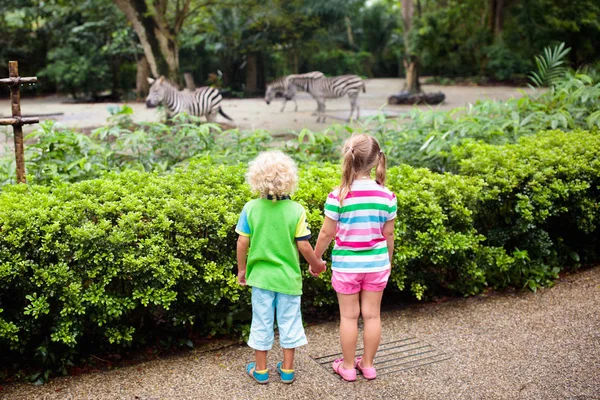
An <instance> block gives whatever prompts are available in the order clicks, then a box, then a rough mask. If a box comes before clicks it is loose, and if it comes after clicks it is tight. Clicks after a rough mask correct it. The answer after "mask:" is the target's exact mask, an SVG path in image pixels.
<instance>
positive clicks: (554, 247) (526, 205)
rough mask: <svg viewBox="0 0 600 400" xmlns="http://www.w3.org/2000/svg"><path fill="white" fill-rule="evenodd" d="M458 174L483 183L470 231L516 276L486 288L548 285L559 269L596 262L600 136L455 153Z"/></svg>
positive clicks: (559, 135)
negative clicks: (506, 257)
mask: <svg viewBox="0 0 600 400" xmlns="http://www.w3.org/2000/svg"><path fill="white" fill-rule="evenodd" d="M455 153H456V155H457V158H458V159H459V160H460V162H459V163H460V173H461V174H463V175H467V176H473V177H479V178H482V179H484V180H485V182H486V188H485V190H484V191H483V194H484V195H483V196H482V198H481V200H480V201H481V204H480V206H479V207H478V209H477V213H476V215H475V222H476V223H475V225H476V227H477V229H478V231H479V232H481V233H482V234H483V235H485V237H486V238H487V243H488V244H489V245H491V246H497V247H502V248H504V249H505V250H506V251H507V253H508V254H510V255H511V258H512V260H513V262H515V263H517V264H518V265H520V266H519V268H510V269H505V268H499V269H496V270H491V271H490V273H488V277H489V283H490V284H492V285H499V286H505V285H518V286H525V285H527V286H528V287H530V288H531V289H535V288H536V287H538V286H540V285H547V284H549V283H550V282H551V281H552V280H554V279H555V278H556V274H557V273H558V271H559V270H560V269H561V268H562V267H563V266H564V265H565V264H575V265H580V264H587V263H592V262H594V261H597V260H598V256H599V254H598V252H597V246H596V245H594V243H598V240H600V231H599V230H598V226H599V224H600V209H599V208H598V198H597V196H598V195H599V192H598V188H599V187H600V136H598V134H593V133H589V132H585V131H575V132H570V133H565V132H560V131H551V132H545V133H540V134H539V135H535V136H531V137H524V138H521V139H520V140H519V142H518V143H517V144H510V145H505V146H492V145H489V144H483V143H468V144H465V145H464V146H462V147H460V148H456V149H455Z"/></svg>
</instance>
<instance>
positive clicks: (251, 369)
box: [246, 363, 269, 384]
mask: <svg viewBox="0 0 600 400" xmlns="http://www.w3.org/2000/svg"><path fill="white" fill-rule="evenodd" d="M246 373H247V374H248V376H249V377H250V378H252V379H254V380H255V381H256V382H258V383H260V384H265V383H269V370H267V371H266V372H261V373H259V372H256V363H250V364H248V365H246Z"/></svg>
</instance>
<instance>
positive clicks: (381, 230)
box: [311, 134, 397, 381]
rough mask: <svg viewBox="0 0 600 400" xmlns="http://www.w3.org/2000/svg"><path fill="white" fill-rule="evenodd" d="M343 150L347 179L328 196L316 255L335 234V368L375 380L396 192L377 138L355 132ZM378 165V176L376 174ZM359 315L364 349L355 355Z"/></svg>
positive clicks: (348, 376) (349, 378)
mask: <svg viewBox="0 0 600 400" xmlns="http://www.w3.org/2000/svg"><path fill="white" fill-rule="evenodd" d="M342 152H343V163H342V182H341V185H340V186H339V188H337V189H335V190H334V191H333V192H331V193H330V194H329V196H328V197H327V201H326V203H325V220H324V222H323V227H322V228H321V232H320V233H319V238H318V240H317V245H316V247H315V255H316V258H317V259H320V258H321V256H322V255H323V253H324V252H325V249H327V248H328V247H329V244H330V243H331V240H332V239H334V237H335V246H334V247H333V252H332V267H331V270H332V277H331V283H332V285H333V288H334V289H335V291H336V292H337V296H338V302H339V304H340V342H341V345H342V354H343V358H341V359H338V360H335V361H334V362H333V370H334V371H335V372H336V373H337V374H339V375H340V376H341V377H342V378H343V379H344V380H346V381H354V380H356V370H357V369H358V371H359V372H361V373H362V374H363V376H364V377H365V378H367V379H375V378H376V376H377V373H376V371H375V367H374V366H373V359H374V358H375V353H376V352H377V348H378V347H379V341H380V339H381V321H380V318H379V312H380V307H381V297H382V294H383V289H384V288H385V286H386V285H387V281H388V278H389V276H390V269H391V264H390V261H391V260H392V253H393V251H394V218H396V208H397V206H396V196H395V195H394V194H393V193H392V192H391V191H389V190H388V189H386V188H385V187H384V184H385V169H386V162H385V154H384V153H383V150H381V148H380V146H379V143H378V142H377V140H376V139H375V138H373V137H371V136H368V135H364V134H362V135H356V136H352V137H351V138H350V139H348V140H347V141H346V143H345V144H344V147H343V149H342ZM374 168H375V180H373V179H372V178H371V174H372V171H373V169H374ZM316 272H317V271H312V270H311V273H313V274H316ZM360 315H362V318H363V321H364V333H363V341H364V354H363V356H362V357H357V358H356V360H355V359H354V356H355V354H356V341H357V339H358V317H359V316H360Z"/></svg>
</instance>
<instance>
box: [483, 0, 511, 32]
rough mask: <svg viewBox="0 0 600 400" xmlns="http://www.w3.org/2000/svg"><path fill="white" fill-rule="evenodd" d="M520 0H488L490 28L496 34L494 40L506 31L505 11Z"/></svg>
mask: <svg viewBox="0 0 600 400" xmlns="http://www.w3.org/2000/svg"><path fill="white" fill-rule="evenodd" d="M515 3H518V0H488V12H489V14H488V29H489V30H490V32H492V33H493V34H494V41H496V40H498V39H499V38H500V37H501V36H502V32H503V31H504V11H505V10H506V9H508V8H510V7H511V6H512V5H513V4H515Z"/></svg>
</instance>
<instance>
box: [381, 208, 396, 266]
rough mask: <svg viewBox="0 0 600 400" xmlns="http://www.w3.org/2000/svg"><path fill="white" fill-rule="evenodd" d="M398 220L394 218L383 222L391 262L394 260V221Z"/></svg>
mask: <svg viewBox="0 0 600 400" xmlns="http://www.w3.org/2000/svg"><path fill="white" fill-rule="evenodd" d="M395 221H396V220H395V219H393V220H391V221H388V222H386V223H385V224H383V237H384V238H385V241H386V242H387V248H388V253H389V255H390V264H391V262H392V256H393V255H394V222H395Z"/></svg>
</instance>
